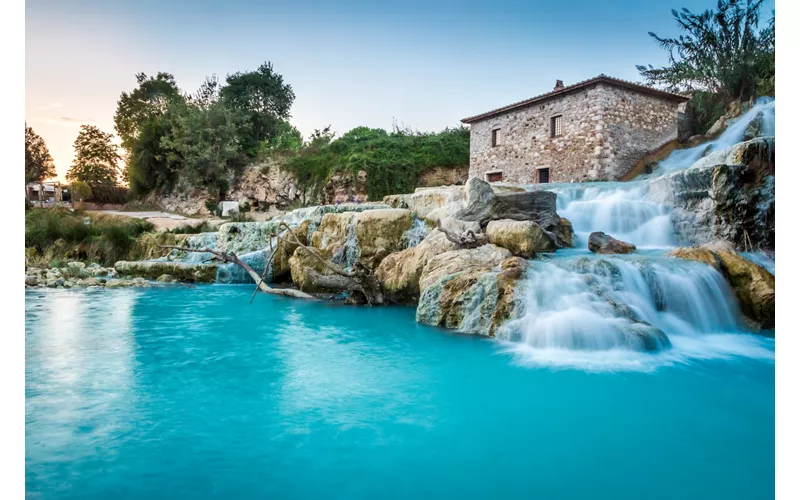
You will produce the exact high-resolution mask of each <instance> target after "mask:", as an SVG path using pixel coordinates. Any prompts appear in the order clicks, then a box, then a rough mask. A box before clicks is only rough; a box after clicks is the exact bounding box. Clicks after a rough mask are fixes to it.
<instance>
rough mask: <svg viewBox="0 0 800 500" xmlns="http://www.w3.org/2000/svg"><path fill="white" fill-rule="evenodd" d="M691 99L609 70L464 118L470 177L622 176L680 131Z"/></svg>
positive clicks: (541, 179) (539, 179)
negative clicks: (621, 77)
mask: <svg viewBox="0 0 800 500" xmlns="http://www.w3.org/2000/svg"><path fill="white" fill-rule="evenodd" d="M687 100H688V98H687V97H683V96H680V95H677V94H672V93H669V92H664V91H661V90H657V89H654V88H651V87H645V86H642V85H637V84H635V83H631V82H627V81H624V80H619V79H616V78H611V77H608V76H605V75H600V76H598V77H595V78H592V79H590V80H585V81H583V82H579V83H576V84H574V85H569V86H566V87H565V86H564V84H563V83H562V82H561V80H558V81H557V82H556V86H555V88H554V89H553V90H552V91H551V92H548V93H546V94H542V95H540V96H537V97H533V98H531V99H528V100H525V101H521V102H517V103H514V104H510V105H508V106H504V107H502V108H498V109H495V110H492V111H488V112H486V113H482V114H480V115H476V116H471V117H469V118H464V119H463V120H461V121H462V122H463V123H467V124H469V125H470V161H469V176H470V177H479V178H482V179H484V180H487V181H489V182H498V181H504V182H511V183H519V184H531V183H540V182H580V181H591V180H597V181H600V180H609V181H610V180H618V179H620V178H621V177H622V176H624V175H625V174H626V173H628V171H630V170H631V168H632V167H633V166H634V165H635V164H636V162H637V161H638V160H639V159H640V158H642V157H643V156H644V155H646V154H647V153H649V152H652V151H654V150H656V149H659V148H660V147H662V146H664V145H665V144H666V143H668V142H670V141H673V140H675V139H676V138H677V135H678V114H679V113H680V112H682V111H683V108H684V107H685V103H686V101H687Z"/></svg>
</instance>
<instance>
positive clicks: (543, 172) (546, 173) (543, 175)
mask: <svg viewBox="0 0 800 500" xmlns="http://www.w3.org/2000/svg"><path fill="white" fill-rule="evenodd" d="M538 172H539V184H547V183H548V182H550V169H549V168H540V169H539V170H538Z"/></svg>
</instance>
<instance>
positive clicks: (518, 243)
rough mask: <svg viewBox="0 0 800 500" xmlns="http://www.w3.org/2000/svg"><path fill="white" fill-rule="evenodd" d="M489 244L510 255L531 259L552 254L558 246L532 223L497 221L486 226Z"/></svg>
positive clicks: (537, 225) (540, 228)
mask: <svg viewBox="0 0 800 500" xmlns="http://www.w3.org/2000/svg"><path fill="white" fill-rule="evenodd" d="M486 236H488V237H489V242H490V243H492V244H494V245H497V246H499V247H503V248H505V249H507V250H509V251H510V252H511V253H512V254H514V255H516V256H519V257H524V258H526V259H532V258H533V257H534V256H535V255H536V254H537V253H541V252H553V251H555V250H557V249H558V245H556V242H555V241H554V239H553V238H551V237H550V236H549V235H548V234H547V233H546V232H545V231H544V229H542V227H541V226H540V225H539V224H537V223H536V222H534V221H530V220H527V221H516V220H507V219H506V220H497V221H491V222H489V224H488V225H487V226H486Z"/></svg>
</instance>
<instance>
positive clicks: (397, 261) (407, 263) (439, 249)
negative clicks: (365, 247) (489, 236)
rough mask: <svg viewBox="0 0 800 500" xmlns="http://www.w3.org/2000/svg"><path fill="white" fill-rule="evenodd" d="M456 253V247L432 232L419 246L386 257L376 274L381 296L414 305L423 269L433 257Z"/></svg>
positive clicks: (439, 234)
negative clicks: (381, 291)
mask: <svg viewBox="0 0 800 500" xmlns="http://www.w3.org/2000/svg"><path fill="white" fill-rule="evenodd" d="M455 249H456V245H455V243H453V242H451V241H449V240H448V239H447V238H446V237H445V235H444V233H442V232H441V231H439V230H438V229H434V230H433V231H431V232H430V233H428V235H427V236H426V237H425V239H423V240H422V242H421V243H420V244H419V245H417V246H415V247H411V248H407V249H405V250H401V251H400V252H394V253H392V254H389V255H388V256H387V257H386V258H385V259H383V260H382V261H381V263H380V265H379V266H378V269H377V270H376V276H377V277H378V280H379V281H380V283H381V288H382V289H383V293H384V295H385V296H386V297H387V299H389V300H390V301H392V302H397V303H406V304H414V303H416V301H417V300H418V299H419V279H420V276H421V275H422V270H423V269H424V268H425V265H426V264H427V263H428V261H429V260H430V259H432V258H433V257H435V256H437V255H440V254H443V253H445V252H449V251H451V250H455Z"/></svg>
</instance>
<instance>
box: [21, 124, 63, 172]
mask: <svg viewBox="0 0 800 500" xmlns="http://www.w3.org/2000/svg"><path fill="white" fill-rule="evenodd" d="M55 176H56V167H55V164H53V157H52V156H50V151H48V150H47V144H45V142H44V139H42V138H41V137H40V136H39V135H38V134H37V133H36V132H34V131H33V129H32V128H31V127H29V126H27V125H25V184H27V183H29V182H42V181H44V180H46V179H49V178H51V177H55Z"/></svg>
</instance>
